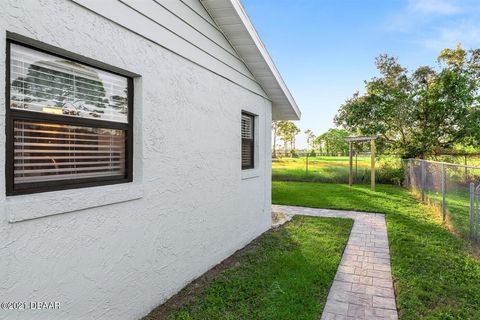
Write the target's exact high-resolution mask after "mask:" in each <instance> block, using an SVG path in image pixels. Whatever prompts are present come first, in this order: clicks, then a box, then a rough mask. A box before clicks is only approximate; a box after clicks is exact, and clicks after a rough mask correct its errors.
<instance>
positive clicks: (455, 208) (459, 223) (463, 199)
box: [426, 188, 470, 239]
mask: <svg viewBox="0 0 480 320" xmlns="http://www.w3.org/2000/svg"><path fill="white" fill-rule="evenodd" d="M426 196H427V198H428V199H429V201H430V203H432V204H435V205H437V206H438V207H439V210H440V208H441V204H442V194H441V193H439V192H426ZM445 204H446V208H447V212H446V220H447V223H448V226H449V227H450V228H452V230H453V232H455V234H457V235H459V236H461V237H463V238H464V239H468V238H469V235H470V195H469V190H467V189H466V188H465V190H458V191H456V192H455V191H450V192H447V194H446V195H445Z"/></svg>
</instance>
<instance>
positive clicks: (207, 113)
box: [0, 0, 271, 320]
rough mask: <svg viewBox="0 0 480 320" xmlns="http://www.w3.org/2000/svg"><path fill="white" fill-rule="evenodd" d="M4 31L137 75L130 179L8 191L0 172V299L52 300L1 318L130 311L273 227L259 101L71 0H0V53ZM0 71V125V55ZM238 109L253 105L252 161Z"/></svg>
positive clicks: (143, 309) (263, 105) (141, 309)
mask: <svg viewBox="0 0 480 320" xmlns="http://www.w3.org/2000/svg"><path fill="white" fill-rule="evenodd" d="M6 31H10V32H15V33H18V34H22V35H24V36H28V37H30V38H33V39H36V40H39V41H42V42H45V43H48V44H51V45H55V46H58V47H61V48H63V49H65V50H68V51H71V52H75V53H78V54H82V55H84V56H87V57H89V58H93V59H96V60H99V61H102V62H105V63H108V64H111V65H114V66H117V67H119V68H123V69H126V70H129V71H132V72H135V73H137V74H139V75H141V78H138V79H136V80H135V115H134V117H135V122H134V126H135V159H134V182H133V183H131V184H124V185H115V186H104V187H96V188H86V189H77V190H72V191H61V192H50V193H42V194H36V195H26V196H15V197H8V198H7V197H6V196H5V181H4V178H1V179H0V208H1V209H2V210H1V213H0V302H3V301H26V302H30V301H58V302H59V303H60V309H59V310H52V311H29V310H27V311H6V310H0V319H40V320H41V319H49V320H52V319H62V320H64V319H137V318H139V317H141V316H143V315H145V314H146V313H147V312H148V311H149V310H150V309H152V308H153V307H155V306H156V305H157V304H159V303H160V302H162V301H163V300H165V299H166V298H168V297H169V296H170V295H171V294H173V293H175V292H176V291H178V290H179V289H180V288H181V287H183V286H184V285H185V284H186V283H188V282H189V281H191V280H192V279H194V278H196V277H198V276H199V275H201V274H202V273H203V272H205V271H207V270H208V269H209V268H210V267H211V266H213V265H215V264H216V263H218V262H220V261H221V260H222V259H224V258H226V257H227V256H228V255H230V254H231V253H233V252H234V251H235V250H237V249H239V248H241V247H242V246H244V245H245V244H246V243H248V242H249V241H250V240H252V239H253V238H255V237H256V236H258V235H259V234H260V233H262V232H263V231H265V230H266V229H268V228H269V225H270V162H269V159H270V154H269V152H270V151H269V149H270V148H269V147H268V146H269V145H270V142H269V141H270V121H271V104H270V102H269V101H268V100H266V99H265V98H263V97H261V96H259V95H256V94H254V93H252V92H250V91H247V90H245V89H244V88H242V87H240V86H238V85H236V84H235V83H233V82H232V81H228V80H226V79H224V78H222V77H220V76H219V75H216V74H214V73H212V72H210V71H208V70H207V69H205V68H204V67H202V66H200V65H197V64H193V63H191V62H189V61H188V60H186V59H184V58H182V57H180V56H178V55H176V54H175V53H172V52H170V51H168V50H165V49H164V48H162V47H161V46H159V45H156V44H153V43H152V42H150V41H148V40H146V39H144V38H142V37H140V36H138V35H136V34H134V33H132V32H130V31H127V30H125V29H123V28H121V27H119V26H118V25H116V24H114V23H112V22H110V21H108V20H106V19H105V18H103V17H100V16H98V15H95V14H94V13H92V12H91V11H88V10H86V9H84V8H82V7H81V6H79V5H77V4H75V3H72V2H69V1H64V0H63V1H54V0H44V1H42V0H24V1H19V0H12V1H6V0H3V1H0V52H2V53H4V52H5V43H6V39H5V37H6ZM0 75H2V76H0V113H1V115H0V126H1V127H3V126H4V121H5V116H4V115H5V105H6V104H5V92H4V88H5V83H4V81H5V77H4V76H3V75H5V57H4V56H3V57H2V58H1V59H0ZM242 109H245V110H248V111H250V112H253V113H255V114H258V118H257V138H258V139H257V141H258V145H257V159H256V169H255V170H253V171H249V172H242V171H241V170H240V141H241V140H240V116H241V110H242ZM2 132H3V131H2ZM4 149H5V136H4V135H3V134H2V135H0V167H2V168H3V167H4V160H5V159H4V152H1V150H4ZM112 198H114V199H113V200H112ZM110 202H117V203H113V204H109V203H110ZM78 209H82V210H78ZM52 214H55V215H52ZM43 215H45V217H40V216H43ZM33 217H39V218H36V219H30V218H33ZM15 221H16V222H15Z"/></svg>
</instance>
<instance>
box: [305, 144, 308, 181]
mask: <svg viewBox="0 0 480 320" xmlns="http://www.w3.org/2000/svg"><path fill="white" fill-rule="evenodd" d="M307 151H308V150H307ZM305 170H306V177H307V178H308V153H307V163H306V169H305Z"/></svg>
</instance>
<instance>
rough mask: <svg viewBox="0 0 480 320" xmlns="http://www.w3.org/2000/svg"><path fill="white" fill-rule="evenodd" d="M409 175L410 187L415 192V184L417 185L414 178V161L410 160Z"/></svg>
mask: <svg viewBox="0 0 480 320" xmlns="http://www.w3.org/2000/svg"><path fill="white" fill-rule="evenodd" d="M408 166H409V168H408V175H409V181H408V183H409V187H410V191H412V190H413V184H414V183H415V179H414V177H413V166H414V160H413V159H408Z"/></svg>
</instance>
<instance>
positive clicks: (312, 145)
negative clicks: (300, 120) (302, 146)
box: [304, 129, 316, 150]
mask: <svg viewBox="0 0 480 320" xmlns="http://www.w3.org/2000/svg"><path fill="white" fill-rule="evenodd" d="M304 133H305V134H306V135H307V145H308V147H310V148H311V149H312V150H315V139H316V136H315V134H314V133H313V131H312V130H310V129H308V130H306V131H305V132H304Z"/></svg>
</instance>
